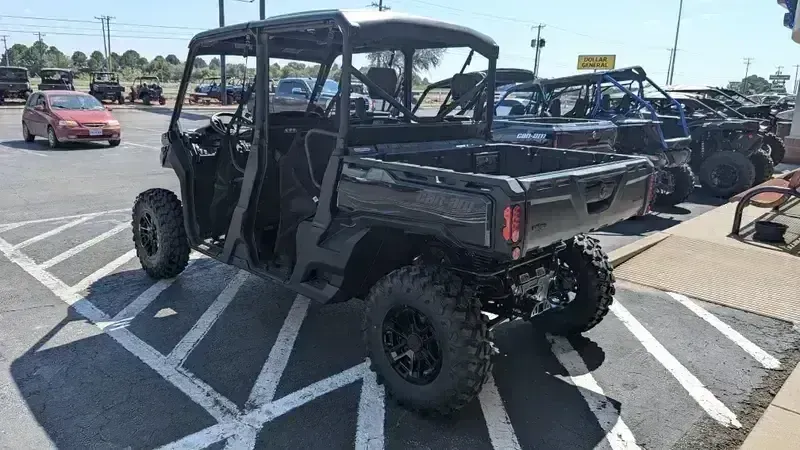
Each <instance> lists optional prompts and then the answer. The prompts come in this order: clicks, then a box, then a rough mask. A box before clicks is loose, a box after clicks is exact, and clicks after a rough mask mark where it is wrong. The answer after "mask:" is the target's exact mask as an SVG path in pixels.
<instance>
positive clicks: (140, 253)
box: [131, 189, 190, 279]
mask: <svg viewBox="0 0 800 450" xmlns="http://www.w3.org/2000/svg"><path fill="white" fill-rule="evenodd" d="M131 226H132V227H133V242H134V245H135V247H136V256H137V257H138V258H139V262H140V263H141V265H142V269H144V271H145V272H147V274H148V275H150V276H151V277H153V278H156V279H161V278H173V277H175V276H177V275H178V274H179V273H181V272H182V271H183V269H185V268H186V265H187V264H188V262H189V251H190V249H189V241H188V239H187V238H186V229H185V228H184V227H183V209H182V208H181V201H180V200H178V197H176V196H175V194H173V193H172V192H171V191H168V190H166V189H149V190H147V191H144V192H142V193H141V194H139V196H137V197H136V202H135V203H134V204H133V220H132V222H131ZM153 242H154V243H155V246H153V245H152V244H153Z"/></svg>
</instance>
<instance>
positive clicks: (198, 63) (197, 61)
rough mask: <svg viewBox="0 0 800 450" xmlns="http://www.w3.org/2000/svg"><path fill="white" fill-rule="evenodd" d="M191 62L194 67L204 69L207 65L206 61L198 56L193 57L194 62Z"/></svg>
mask: <svg viewBox="0 0 800 450" xmlns="http://www.w3.org/2000/svg"><path fill="white" fill-rule="evenodd" d="M192 64H193V66H194V68H195V69H205V68H206V67H208V64H207V63H206V60H205V59H203V58H200V57H199V56H198V57H197V58H195V59H194V63H192Z"/></svg>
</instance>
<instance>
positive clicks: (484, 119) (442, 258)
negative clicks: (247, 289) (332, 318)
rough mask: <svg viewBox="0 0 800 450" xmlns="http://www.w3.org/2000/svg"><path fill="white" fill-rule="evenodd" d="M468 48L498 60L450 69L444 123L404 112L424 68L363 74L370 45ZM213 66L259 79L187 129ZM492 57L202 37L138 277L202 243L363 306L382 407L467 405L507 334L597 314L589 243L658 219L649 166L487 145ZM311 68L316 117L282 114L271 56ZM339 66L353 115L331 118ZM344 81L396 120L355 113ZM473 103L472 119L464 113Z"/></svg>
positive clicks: (399, 18)
mask: <svg viewBox="0 0 800 450" xmlns="http://www.w3.org/2000/svg"><path fill="white" fill-rule="evenodd" d="M237 30H238V31H237ZM241 30H246V32H240V31H241ZM387 31H390V32H387ZM463 47H470V48H471V51H470V52H471V53H473V52H474V53H478V54H480V55H482V56H483V57H484V58H486V60H487V61H488V70H487V71H486V79H485V81H480V82H478V83H477V84H474V85H470V83H472V82H473V81H475V79H472V78H468V77H466V76H464V74H456V76H454V84H457V85H459V86H461V92H460V94H459V95H458V98H459V99H458V100H454V101H452V102H449V104H448V105H447V106H446V107H445V108H444V109H442V110H440V111H439V112H438V113H437V114H436V116H434V117H420V116H417V115H416V114H415V113H414V112H413V111H412V110H411V108H412V104H411V98H412V83H411V79H412V72H411V71H412V70H413V68H412V67H411V64H408V65H407V66H406V67H407V71H408V72H409V73H408V74H405V75H404V76H402V77H399V76H398V74H397V73H395V71H394V69H392V68H390V67H386V68H384V67H373V68H371V69H369V71H368V72H367V73H366V74H365V73H363V72H362V71H361V70H359V69H358V68H357V67H356V66H354V60H356V59H355V58H356V57H357V58H359V59H358V60H360V59H361V58H362V57H363V54H364V53H367V52H381V51H390V50H392V49H397V48H400V49H402V51H403V52H404V58H405V61H413V58H414V53H415V52H416V51H417V49H427V48H445V49H447V48H463ZM354 53H356V54H357V55H355V56H354ZM220 54H222V55H230V56H238V57H243V58H245V59H247V58H253V59H255V63H254V64H255V65H256V73H257V74H259V75H258V76H256V78H255V83H254V84H253V85H252V86H251V87H249V88H248V89H247V91H246V92H245V94H244V95H243V98H242V100H241V102H240V103H239V104H238V106H237V109H236V111H235V112H231V111H223V112H218V113H216V114H213V115H212V116H211V117H210V119H209V122H208V123H207V124H206V125H204V126H201V127H200V128H198V129H195V130H188V129H186V127H185V124H179V121H180V116H181V109H182V107H183V104H184V97H185V96H186V92H187V87H188V84H189V83H190V75H191V69H192V67H193V63H194V59H195V58H196V57H200V56H210V55H220ZM498 54H499V49H498V47H497V44H495V42H494V41H493V40H491V39H490V38H489V37H487V36H486V35H484V34H481V33H479V32H476V31H473V30H471V29H469V28H466V27H461V26H459V27H455V26H453V25H451V24H449V23H444V22H439V21H437V20H435V19H428V18H419V17H415V16H411V15H407V14H396V13H394V12H382V13H380V14H376V13H375V12H374V11H352V10H348V11H338V10H325V11H312V12H302V13H293V14H285V15H282V16H279V17H272V18H268V19H266V20H261V21H256V22H251V23H246V24H240V25H233V26H230V27H225V28H218V29H214V30H209V31H206V32H203V33H200V34H198V35H197V36H195V37H194V38H193V39H192V40H191V41H190V43H189V57H188V58H187V61H186V64H187V66H186V69H185V70H184V72H183V73H184V76H183V79H182V80H181V86H180V89H179V90H178V98H177V99H176V102H175V106H174V108H175V109H174V111H173V113H172V116H171V120H170V124H169V128H168V131H167V132H166V133H164V135H163V136H162V143H163V147H162V150H161V153H160V163H161V164H162V166H164V167H167V168H172V169H173V170H174V171H175V173H176V175H177V176H178V180H179V185H180V199H179V197H178V195H176V194H175V193H173V192H171V191H169V190H166V189H160V188H157V189H149V190H147V191H144V192H142V193H141V194H139V196H138V197H137V199H136V201H135V203H134V207H133V220H132V223H133V237H134V245H135V249H136V254H137V256H138V259H139V262H140V264H141V266H142V268H143V269H144V271H145V272H146V273H148V274H149V275H150V276H152V277H155V278H170V277H175V276H177V275H178V274H179V273H180V272H181V271H182V270H184V268H185V267H186V266H187V263H188V261H189V253H190V251H191V249H194V250H196V251H197V252H200V253H202V254H205V255H207V256H209V257H211V258H214V259H216V260H219V261H221V262H224V263H226V264H231V265H233V266H236V267H239V268H241V269H243V270H246V271H248V272H250V273H252V274H254V275H256V276H259V277H263V278H265V279H269V280H272V281H274V282H275V283H277V284H278V285H280V286H284V287H286V288H289V289H291V290H294V291H295V292H297V293H299V294H302V295H304V296H305V297H308V298H309V299H312V300H314V301H317V302H320V303H335V302H341V301H347V300H349V299H352V298H360V299H364V304H365V315H364V322H363V327H362V329H361V331H362V332H363V337H364V345H365V347H366V354H367V356H368V358H369V359H368V361H369V365H370V368H371V370H372V371H374V372H375V374H376V378H377V380H378V381H379V382H380V383H382V384H384V385H385V386H386V392H387V395H388V397H389V398H391V399H394V400H396V401H398V402H399V403H401V404H402V405H405V406H406V407H408V408H410V409H412V410H415V411H420V412H423V413H436V414H449V413H452V412H454V411H456V410H459V409H461V408H464V407H465V406H467V405H468V404H470V402H472V401H473V400H474V399H475V398H476V397H477V396H478V394H479V392H480V391H481V388H482V386H483V384H484V383H485V382H486V381H487V380H488V379H489V377H490V375H491V370H492V357H493V355H494V354H495V353H496V350H495V347H494V345H493V343H492V329H493V328H494V327H495V326H496V325H498V324H499V323H502V322H503V321H506V320H511V319H525V320H528V321H530V322H531V323H533V324H534V325H535V326H536V327H538V328H539V329H540V330H542V331H546V332H550V333H553V334H562V335H573V334H577V333H581V332H584V331H586V330H589V329H591V328H592V327H594V326H596V325H597V324H598V323H599V322H600V321H601V320H602V319H603V318H604V316H605V315H606V314H607V313H608V311H609V307H610V305H611V303H612V302H613V295H614V276H613V269H612V267H611V264H610V263H609V262H608V257H607V255H606V254H605V253H604V252H603V250H602V249H601V247H600V245H599V244H598V242H597V241H596V240H595V239H593V238H591V237H589V236H587V235H585V234H584V232H587V231H588V230H591V229H597V228H601V227H603V226H607V225H610V224H612V223H616V222H619V221H622V220H625V219H627V218H628V217H630V216H631V215H635V214H644V213H646V211H647V208H648V206H649V197H650V195H651V193H652V191H653V189H654V188H653V186H654V169H653V165H652V163H650V161H648V160H647V159H646V158H642V157H638V156H627V155H618V154H614V153H601V152H589V151H575V150H566V149H552V148H544V147H535V146H530V145H520V144H498V143H491V142H489V138H490V135H491V123H492V120H493V108H491V107H488V108H487V107H486V100H485V99H486V97H487V95H486V94H489V95H490V94H491V93H490V92H489V91H491V90H492V89H493V88H494V77H495V72H496V71H495V67H496V64H497V57H498ZM298 56H302V59H303V61H305V62H306V63H309V64H315V65H318V73H317V76H316V78H315V79H316V82H315V86H314V87H313V89H312V90H311V93H310V94H309V98H308V105H307V108H306V110H305V111H303V110H301V111H295V110H292V111H280V112H276V113H270V112H269V111H270V101H271V98H270V95H269V92H268V91H269V79H268V76H267V74H268V73H269V67H270V62H271V61H270V58H276V59H278V58H280V59H284V60H285V59H292V58H297V57H298ZM337 58H341V63H340V64H341V70H342V74H344V76H342V77H341V83H340V84H339V92H337V94H336V98H334V99H332V103H334V104H338V108H336V110H337V111H341V112H342V113H341V114H331V112H332V111H333V108H326V109H327V110H326V111H323V112H322V113H320V112H319V110H318V106H317V98H316V97H317V96H318V95H320V93H321V91H322V87H323V84H324V83H325V81H326V80H327V79H328V75H329V74H330V72H331V68H332V65H333V62H334V61H337ZM351 78H355V79H357V80H358V81H360V82H361V83H363V84H364V85H365V86H366V87H367V89H368V91H369V94H370V96H371V97H379V98H380V99H381V100H383V101H386V102H388V103H389V104H390V105H391V106H392V107H393V108H395V109H396V110H397V115H395V116H392V115H388V114H380V113H379V112H372V111H364V110H361V109H359V110H358V111H357V112H356V114H349V113H347V111H349V110H350V103H351V94H352V93H351V87H350V86H351V85H350V80H351ZM400 78H402V79H403V80H407V81H405V82H403V83H398V79H400ZM398 84H400V85H401V86H402V91H401V93H400V95H398V96H395V95H394V90H395V87H396V86H397V85H398ZM476 94H483V95H478V98H484V101H483V105H479V106H478V109H479V110H480V111H482V112H481V113H480V114H479V115H477V116H475V117H453V116H451V113H452V112H453V111H454V110H455V109H456V108H458V107H460V105H461V104H462V102H463V101H465V99H471V98H473V97H474V96H475V95H476ZM251 96H255V99H254V101H253V103H252V104H253V110H252V115H249V114H248V115H245V114H244V110H245V106H246V105H247V102H248V100H249V98H250V97H251ZM398 98H399V99H401V100H398ZM490 104H491V103H490ZM264 300H265V301H268V299H267V298H265V299H264ZM484 313H492V314H494V315H495V318H493V319H491V320H490V319H489V318H488V316H487V315H485V314H484Z"/></svg>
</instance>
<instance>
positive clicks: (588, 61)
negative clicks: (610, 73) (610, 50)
mask: <svg viewBox="0 0 800 450" xmlns="http://www.w3.org/2000/svg"><path fill="white" fill-rule="evenodd" d="M616 62H617V55H578V70H592V69H594V70H597V69H601V70H611V69H613V68H614V65H615V64H616Z"/></svg>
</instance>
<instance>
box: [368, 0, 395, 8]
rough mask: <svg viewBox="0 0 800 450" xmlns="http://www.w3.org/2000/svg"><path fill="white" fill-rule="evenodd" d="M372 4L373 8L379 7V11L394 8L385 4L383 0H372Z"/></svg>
mask: <svg viewBox="0 0 800 450" xmlns="http://www.w3.org/2000/svg"><path fill="white" fill-rule="evenodd" d="M370 6H372V7H373V8H378V11H388V10H390V9H392V8H390V7H388V6H383V0H378V3H375V2H372V4H371V5H370Z"/></svg>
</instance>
